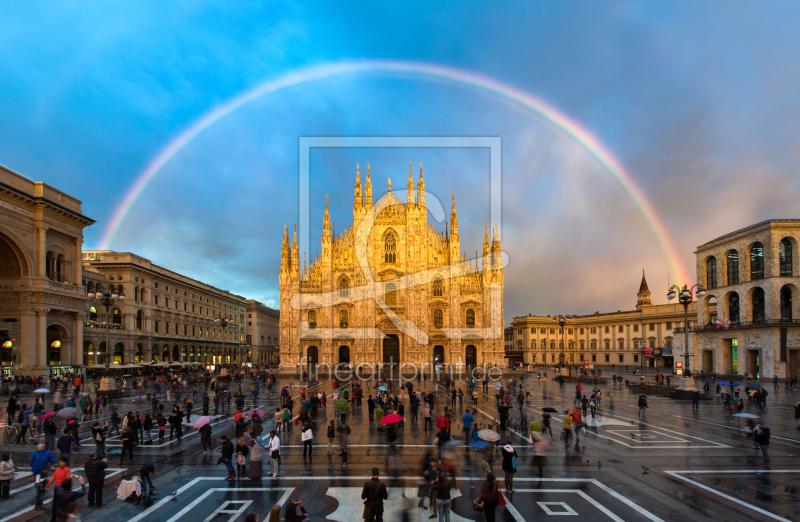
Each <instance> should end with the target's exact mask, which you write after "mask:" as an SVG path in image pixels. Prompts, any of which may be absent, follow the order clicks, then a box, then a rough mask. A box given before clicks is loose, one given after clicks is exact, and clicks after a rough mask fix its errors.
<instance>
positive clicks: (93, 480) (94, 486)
mask: <svg viewBox="0 0 800 522" xmlns="http://www.w3.org/2000/svg"><path fill="white" fill-rule="evenodd" d="M107 467H108V463H107V462H106V460H105V459H102V458H101V455H98V454H97V453H93V454H92V455H91V456H90V457H89V460H87V461H86V465H85V466H84V467H83V470H84V471H85V472H86V481H87V482H89V505H90V506H98V507H99V506H102V505H103V482H104V481H105V480H106V468H107Z"/></svg>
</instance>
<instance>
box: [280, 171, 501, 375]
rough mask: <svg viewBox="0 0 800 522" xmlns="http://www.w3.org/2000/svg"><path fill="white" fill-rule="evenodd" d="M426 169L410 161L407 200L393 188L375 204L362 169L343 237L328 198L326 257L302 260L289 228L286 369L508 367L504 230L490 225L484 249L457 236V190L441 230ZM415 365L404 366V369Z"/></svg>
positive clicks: (283, 319)
mask: <svg viewBox="0 0 800 522" xmlns="http://www.w3.org/2000/svg"><path fill="white" fill-rule="evenodd" d="M425 195H426V194H425V181H424V179H423V175H422V168H421V167H420V173H419V183H418V185H417V186H416V187H415V186H414V181H413V178H412V173H411V166H410V165H409V174H408V184H407V190H406V201H405V202H403V201H401V200H400V198H398V197H397V196H396V195H395V193H394V192H392V187H391V180H389V190H388V191H387V192H386V194H384V195H383V196H382V197H381V198H380V199H379V200H378V201H377V202H375V203H374V204H373V201H372V183H371V180H370V172H369V166H367V176H366V184H365V185H364V186H363V188H362V185H361V177H360V173H359V171H358V166H357V167H356V183H355V198H354V203H353V224H352V225H350V226H348V227H347V228H346V229H345V230H344V231H343V232H341V233H336V232H335V231H334V230H333V228H332V226H331V222H330V216H329V213H328V200H327V196H326V198H325V215H324V218H323V223H322V238H321V253H320V254H319V255H318V256H317V257H316V258H315V259H313V260H312V261H311V262H310V263H307V262H306V261H305V255H304V256H303V258H304V261H303V264H302V265H301V264H300V251H299V247H298V245H297V232H296V230H295V231H294V239H293V241H292V242H291V243H290V237H289V231H288V230H287V229H286V227H284V235H283V244H282V247H281V269H280V294H281V314H280V360H281V370H282V371H285V372H287V373H288V372H291V373H296V372H297V371H299V369H301V368H306V367H308V366H311V367H315V366H317V365H320V364H330V365H332V366H336V365H339V364H342V363H344V364H348V365H350V366H352V367H358V368H360V369H361V368H365V367H366V368H370V369H371V368H374V367H375V366H378V365H391V364H394V365H403V364H407V363H408V364H414V365H417V366H423V367H429V365H431V364H437V365H438V364H445V365H453V366H456V365H457V366H458V367H461V368H463V367H469V366H477V365H484V366H504V364H505V363H504V351H503V263H502V261H501V251H500V240H499V237H498V231H497V230H496V229H494V230H493V239H492V241H491V242H490V240H489V231H488V226H487V227H486V230H485V231H484V238H483V255H482V256H480V257H478V256H476V258H471V259H468V258H467V256H466V255H465V254H464V253H462V251H461V249H460V242H459V231H458V215H457V213H456V204H455V195H454V196H453V201H452V209H451V213H450V223H449V224H448V226H447V227H446V231H445V232H444V233H442V232H440V231H438V230H436V229H435V228H434V227H433V226H431V225H430V224H429V223H428V209H427V205H426V201H425ZM405 368H408V366H406V367H404V369H403V371H404V373H405V371H406V369H405Z"/></svg>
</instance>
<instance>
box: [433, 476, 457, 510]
mask: <svg viewBox="0 0 800 522" xmlns="http://www.w3.org/2000/svg"><path fill="white" fill-rule="evenodd" d="M455 484H456V481H455V479H454V478H451V477H450V476H449V475H448V474H447V472H445V471H442V472H441V473H439V476H438V477H437V478H436V480H435V481H434V482H433V485H432V487H431V498H435V499H436V513H437V514H438V516H439V522H450V508H451V506H452V503H453V501H452V498H451V496H450V492H451V490H452V489H453V488H454V487H455Z"/></svg>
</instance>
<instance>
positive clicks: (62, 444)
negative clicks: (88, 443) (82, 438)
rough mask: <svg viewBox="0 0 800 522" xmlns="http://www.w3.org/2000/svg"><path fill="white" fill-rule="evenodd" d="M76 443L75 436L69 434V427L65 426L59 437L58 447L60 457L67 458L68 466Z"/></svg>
mask: <svg viewBox="0 0 800 522" xmlns="http://www.w3.org/2000/svg"><path fill="white" fill-rule="evenodd" d="M74 443H75V437H73V436H72V435H70V434H69V428H64V434H63V435H62V436H60V437H59V438H58V442H57V443H56V447H57V448H58V458H59V459H61V458H66V459H67V466H69V461H70V456H71V455H72V445H73V444H74Z"/></svg>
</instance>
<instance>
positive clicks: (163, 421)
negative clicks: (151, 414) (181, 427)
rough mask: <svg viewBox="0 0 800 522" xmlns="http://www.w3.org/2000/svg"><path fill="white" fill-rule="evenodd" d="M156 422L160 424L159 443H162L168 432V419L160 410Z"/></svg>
mask: <svg viewBox="0 0 800 522" xmlns="http://www.w3.org/2000/svg"><path fill="white" fill-rule="evenodd" d="M156 424H158V443H159V444H162V443H163V442H164V434H165V433H167V419H166V417H164V414H163V413H161V412H160V411H159V412H158V417H156Z"/></svg>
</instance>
